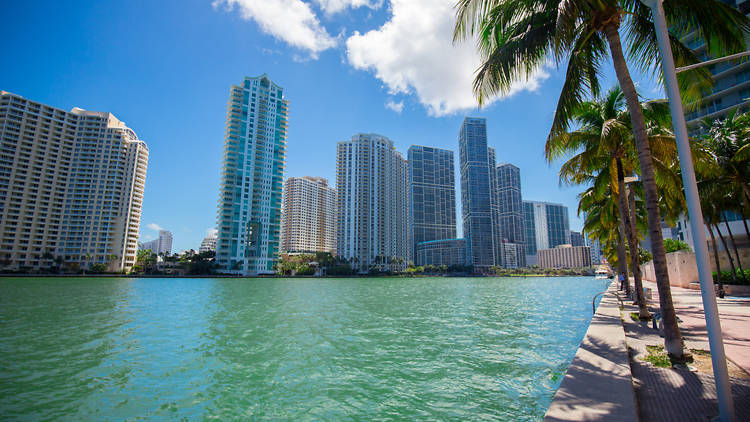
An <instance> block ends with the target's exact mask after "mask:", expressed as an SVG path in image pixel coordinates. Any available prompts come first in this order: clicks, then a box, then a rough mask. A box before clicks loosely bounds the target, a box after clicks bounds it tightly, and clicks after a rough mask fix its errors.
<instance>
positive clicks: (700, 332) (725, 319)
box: [643, 281, 750, 373]
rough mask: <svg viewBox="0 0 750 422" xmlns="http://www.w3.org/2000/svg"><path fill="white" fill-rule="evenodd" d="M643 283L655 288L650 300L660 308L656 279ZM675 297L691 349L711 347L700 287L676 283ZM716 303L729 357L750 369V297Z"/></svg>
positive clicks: (676, 307)
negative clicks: (694, 288) (689, 287)
mask: <svg viewBox="0 0 750 422" xmlns="http://www.w3.org/2000/svg"><path fill="white" fill-rule="evenodd" d="M643 285H644V287H648V288H651V290H652V292H653V295H654V296H653V298H652V301H649V302H651V303H650V304H652V305H653V306H655V307H656V308H658V306H659V293H658V289H657V288H656V283H652V282H648V281H644V283H643ZM672 300H673V302H674V306H675V312H677V316H678V317H679V318H680V320H681V322H680V329H681V330H682V335H683V337H685V343H686V345H687V346H688V347H689V348H691V349H701V350H708V339H707V333H706V317H705V315H704V313H703V302H702V300H701V292H700V290H692V289H683V288H680V287H675V286H672ZM716 303H717V305H718V307H719V319H720V320H721V332H722V337H723V338H724V348H725V350H726V354H727V357H728V358H729V359H730V360H731V361H732V362H734V363H735V364H736V365H737V366H739V367H741V368H742V369H744V370H745V372H748V373H750V297H736V296H726V297H724V298H718V297H717V299H716Z"/></svg>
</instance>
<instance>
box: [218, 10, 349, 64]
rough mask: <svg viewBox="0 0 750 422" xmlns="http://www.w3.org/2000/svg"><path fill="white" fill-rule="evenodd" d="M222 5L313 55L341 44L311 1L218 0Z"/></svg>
mask: <svg viewBox="0 0 750 422" xmlns="http://www.w3.org/2000/svg"><path fill="white" fill-rule="evenodd" d="M338 1H343V0H338ZM356 1H357V0H350V1H348V2H345V3H351V2H356ZM328 2H330V3H336V2H337V1H336V0H329V1H328ZM324 3H326V2H325V1H324ZM221 5H224V6H226V8H227V9H228V10H234V9H235V8H236V9H238V10H239V12H240V15H241V16H242V18H243V19H246V20H253V21H255V22H256V23H257V24H258V26H260V28H261V30H262V31H263V32H265V33H267V34H269V35H271V36H273V37H274V38H276V39H278V40H280V41H283V42H285V43H287V44H289V45H291V46H294V47H296V48H299V49H302V50H306V51H307V52H308V53H309V54H310V56H311V57H313V58H317V57H318V53H320V52H321V51H325V50H327V49H329V48H333V47H335V46H336V44H337V39H336V38H335V37H332V36H331V35H330V34H329V33H328V31H327V30H326V29H325V27H323V25H321V24H320V21H319V20H318V17H317V16H316V15H315V13H314V12H313V11H312V9H311V8H310V5H309V4H307V3H305V2H303V1H302V0H273V1H271V0H214V2H213V6H214V7H215V8H216V7H219V6H221Z"/></svg>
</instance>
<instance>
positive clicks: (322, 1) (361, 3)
mask: <svg viewBox="0 0 750 422" xmlns="http://www.w3.org/2000/svg"><path fill="white" fill-rule="evenodd" d="M315 2H316V3H318V6H320V8H321V9H322V10H323V11H324V12H325V13H326V14H328V15H332V14H334V13H338V12H341V11H342V10H344V9H348V8H350V7H351V8H352V9H357V8H359V7H369V8H370V9H380V7H381V6H382V5H383V0H315Z"/></svg>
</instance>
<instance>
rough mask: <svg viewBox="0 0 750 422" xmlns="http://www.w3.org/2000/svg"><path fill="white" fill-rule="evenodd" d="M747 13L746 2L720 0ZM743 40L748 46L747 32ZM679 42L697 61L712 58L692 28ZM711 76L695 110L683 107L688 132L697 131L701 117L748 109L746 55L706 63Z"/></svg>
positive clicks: (749, 78) (749, 65)
mask: <svg viewBox="0 0 750 422" xmlns="http://www.w3.org/2000/svg"><path fill="white" fill-rule="evenodd" d="M722 1H723V2H724V3H727V4H729V5H731V6H734V7H736V8H737V9H739V10H740V12H742V13H744V14H745V15H746V16H750V1H747V0H739V1H736V0H722ZM745 40H746V43H747V46H748V48H750V34H746V36H745ZM682 42H683V43H684V44H685V45H687V46H688V47H689V48H691V49H692V50H693V52H694V53H695V54H696V55H697V56H698V58H699V59H700V60H701V61H706V60H710V59H713V58H715V57H711V56H710V55H709V54H708V51H707V49H706V41H705V39H704V38H703V37H701V35H700V33H699V32H698V31H692V32H691V33H689V34H687V35H686V36H684V37H683V38H682ZM706 69H708V70H709V71H710V72H711V76H712V77H713V78H714V82H715V83H714V86H713V88H712V89H710V90H709V92H707V93H706V94H705V95H704V96H703V98H702V99H701V101H700V103H699V104H698V105H697V107H696V109H694V110H691V109H690V107H686V108H685V120H687V124H688V127H689V129H691V131H693V132H695V131H698V130H699V128H700V125H701V122H702V120H703V119H709V120H716V119H724V118H726V117H727V115H728V114H729V113H730V112H731V111H732V110H739V112H744V111H748V110H750V61H749V60H747V58H746V57H745V58H740V59H736V60H729V61H724V62H720V63H716V64H713V65H709V66H706Z"/></svg>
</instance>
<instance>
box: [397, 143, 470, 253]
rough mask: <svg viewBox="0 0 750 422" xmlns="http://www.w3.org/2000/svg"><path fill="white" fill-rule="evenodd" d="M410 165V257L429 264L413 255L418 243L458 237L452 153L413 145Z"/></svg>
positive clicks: (410, 150) (409, 156)
mask: <svg viewBox="0 0 750 422" xmlns="http://www.w3.org/2000/svg"><path fill="white" fill-rule="evenodd" d="M408 163H409V222H410V224H409V236H410V241H411V244H410V247H411V248H412V253H411V254H410V255H411V257H412V259H414V261H415V263H416V264H417V265H426V264H425V263H422V262H420V260H419V257H418V256H417V255H416V254H415V252H414V251H416V245H417V244H419V243H420V242H426V241H431V240H444V239H454V238H455V237H456V185H455V176H454V175H455V170H454V167H453V151H449V150H444V149H439V148H432V147H425V146H419V145H412V146H411V147H410V148H409V152H408ZM435 265H443V264H442V263H438V264H435ZM462 265H463V264H462Z"/></svg>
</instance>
